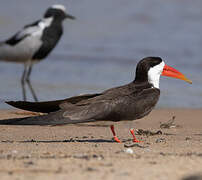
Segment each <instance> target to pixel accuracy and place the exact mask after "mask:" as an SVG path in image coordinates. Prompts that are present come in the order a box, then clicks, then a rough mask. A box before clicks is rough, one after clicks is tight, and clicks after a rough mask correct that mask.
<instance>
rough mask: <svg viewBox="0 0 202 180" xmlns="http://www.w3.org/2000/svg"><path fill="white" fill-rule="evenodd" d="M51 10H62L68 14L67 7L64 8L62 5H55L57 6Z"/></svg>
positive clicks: (53, 6)
mask: <svg viewBox="0 0 202 180" xmlns="http://www.w3.org/2000/svg"><path fill="white" fill-rule="evenodd" d="M51 8H53V9H60V10H62V11H64V12H66V8H65V6H63V5H62V4H55V5H52V6H51Z"/></svg>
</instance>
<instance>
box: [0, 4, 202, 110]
mask: <svg viewBox="0 0 202 180" xmlns="http://www.w3.org/2000/svg"><path fill="white" fill-rule="evenodd" d="M56 2H59V3H62V4H64V5H65V6H66V7H67V9H68V11H69V13H70V14H72V15H74V16H76V17H77V20H75V21H71V20H67V21H65V23H64V36H63V38H62V40H61V41H60V43H59V44H58V46H57V47H56V49H55V50H54V51H53V52H52V54H51V55H50V56H49V57H48V58H47V59H45V60H44V61H41V62H40V63H38V64H36V65H35V66H34V69H33V74H32V76H31V79H32V83H33V85H34V88H35V90H36V92H37V94H38V96H39V99H40V100H52V99H59V98H66V97H68V96H72V95H78V94H82V93H93V92H100V91H102V90H105V89H107V88H110V87H113V86H119V85H122V84H126V83H128V82H130V81H132V80H133V78H134V74H135V66H136V64H137V62H138V60H140V59H141V58H142V57H145V56H160V57H162V58H163V59H164V60H165V61H166V63H167V64H168V65H170V66H173V67H175V68H176V69H178V70H180V71H181V72H183V73H184V74H186V75H187V77H189V78H190V79H191V80H192V81H193V84H192V85H190V84H188V83H185V82H183V81H180V80H175V79H170V78H165V77H162V78H161V84H160V87H161V98H160V101H159V103H158V107H189V108H199V107H202V79H201V77H202V70H201V68H202V53H201V51H202V35H201V34H202V33H201V32H202V31H201V29H202V11H201V8H202V1H200V0H193V1H190V0H182V1H179V0H178V1H177V0H169V1H162V0H133V1H131V0H124V1H123V0H102V1H100V0H85V1H78V0H77V1H73V0H71V1H70V0H69V1H54V0H46V1H45V0H44V1H39V0H35V1H27V0H18V1H12V0H9V1H3V5H2V6H0V27H1V28H0V40H5V39H7V38H8V37H10V36H11V35H13V34H14V33H15V32H16V31H17V30H19V29H20V28H21V27H22V26H24V25H25V24H28V23H30V22H32V21H35V20H37V19H39V18H41V16H42V15H43V13H44V11H45V9H46V8H47V7H48V6H50V5H52V4H54V3H56ZM22 70H23V66H22V65H20V64H11V63H5V62H0V84H1V86H0V98H1V99H9V100H21V99H22V95H21V87H20V77H21V74H22ZM29 100H32V98H31V96H30V94H29ZM0 108H8V106H6V105H5V104H4V103H2V102H1V103H0Z"/></svg>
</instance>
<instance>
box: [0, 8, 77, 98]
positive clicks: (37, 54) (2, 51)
mask: <svg viewBox="0 0 202 180" xmlns="http://www.w3.org/2000/svg"><path fill="white" fill-rule="evenodd" d="M66 18H69V19H75V17H74V16H72V15H69V14H67V13H66V8H65V6H63V5H60V4H56V5H53V6H51V7H50V8H48V9H47V10H46V12H45V14H44V17H43V18H42V19H40V20H38V21H36V22H34V23H32V24H29V25H26V26H24V28H23V29H22V30H21V31H19V32H17V33H16V34H15V35H14V36H12V37H11V38H10V39H8V40H6V41H4V42H0V60H2V61H7V62H15V63H23V64H24V72H23V74H22V78H21V86H22V93H23V99H24V100H26V89H25V85H26V83H27V85H28V87H29V89H30V91H31V93H32V95H33V98H34V100H35V101H38V99H37V96H36V94H35V92H34V89H33V87H32V85H31V82H30V74H31V71H32V66H33V64H35V63H37V62H39V61H40V60H42V59H44V58H46V57H47V55H49V53H50V52H51V51H52V50H53V48H54V47H55V46H56V44H57V43H58V41H59V40H60V38H61V36H62V34H63V27H62V22H63V20H65V19H66Z"/></svg>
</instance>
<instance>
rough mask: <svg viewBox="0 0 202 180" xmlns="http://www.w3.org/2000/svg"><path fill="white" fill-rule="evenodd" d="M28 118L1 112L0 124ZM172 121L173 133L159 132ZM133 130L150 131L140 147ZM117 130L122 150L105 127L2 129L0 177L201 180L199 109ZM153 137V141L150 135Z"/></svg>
mask: <svg viewBox="0 0 202 180" xmlns="http://www.w3.org/2000/svg"><path fill="white" fill-rule="evenodd" d="M26 115H27V114H26V113H25V112H24V111H17V110H1V111H0V119H6V118H12V117H23V116H26ZM173 116H175V120H174V122H173V123H172V124H171V127H170V126H169V127H170V128H164V129H161V128H160V125H162V123H165V122H168V121H169V120H170V119H172V117H173ZM160 122H161V123H160ZM132 127H133V128H136V129H143V130H148V132H147V135H144V134H143V135H137V137H138V138H139V139H142V140H143V142H141V143H139V144H136V143H133V142H132V137H131V135H130V134H129V131H128V130H129V129H130V128H132ZM115 130H116V132H117V135H118V137H119V138H120V139H121V140H122V143H121V144H118V143H115V142H113V141H112V134H111V132H110V129H109V128H108V127H106V126H105V125H104V124H86V125H70V126H55V127H47V126H46V127H42V126H34V127H33V126H26V127H23V126H5V125H4V126H0V132H1V133H0V177H1V179H30V180H32V179H37V180H38V179H43V180H44V179H49V180H51V179H54V180H55V179H56V178H58V179H75V180H77V179H84V180H85V179H86V180H89V179H93V180H95V179H96V180H97V179H105V180H108V179H110V180H111V179H137V180H156V179H160V180H164V179H165V180H167V179H169V180H170V179H172V180H183V179H184V180H185V179H186V180H194V176H195V175H196V176H197V177H198V178H199V179H200V178H202V177H199V176H200V175H202V109H195V110H191V109H159V110H154V111H153V112H152V113H151V114H150V115H149V116H147V117H145V118H144V119H142V120H138V121H133V122H121V123H116V124H115ZM157 131H159V132H158V133H157V135H151V133H150V132H157ZM160 131H161V132H162V134H161V133H160ZM139 132H140V131H139ZM192 175H193V177H191V176H192ZM195 179H196V178H195Z"/></svg>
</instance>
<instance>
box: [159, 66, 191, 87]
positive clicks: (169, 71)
mask: <svg viewBox="0 0 202 180" xmlns="http://www.w3.org/2000/svg"><path fill="white" fill-rule="evenodd" d="M161 75H162V76H168V77H172V78H177V79H181V80H184V81H186V82H188V83H190V84H192V81H191V80H189V79H188V78H187V77H186V76H185V75H183V74H182V73H181V72H179V71H178V70H176V69H174V68H172V67H170V66H168V65H166V64H165V66H164V68H163V72H162V74H161Z"/></svg>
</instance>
